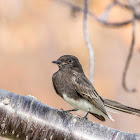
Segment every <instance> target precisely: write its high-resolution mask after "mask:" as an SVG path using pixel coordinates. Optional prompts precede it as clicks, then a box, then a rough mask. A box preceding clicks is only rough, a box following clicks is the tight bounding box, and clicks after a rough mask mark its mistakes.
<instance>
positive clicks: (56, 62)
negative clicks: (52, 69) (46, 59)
mask: <svg viewBox="0 0 140 140" xmlns="http://www.w3.org/2000/svg"><path fill="white" fill-rule="evenodd" d="M52 63H55V64H60V63H61V62H60V61H58V60H57V61H52Z"/></svg>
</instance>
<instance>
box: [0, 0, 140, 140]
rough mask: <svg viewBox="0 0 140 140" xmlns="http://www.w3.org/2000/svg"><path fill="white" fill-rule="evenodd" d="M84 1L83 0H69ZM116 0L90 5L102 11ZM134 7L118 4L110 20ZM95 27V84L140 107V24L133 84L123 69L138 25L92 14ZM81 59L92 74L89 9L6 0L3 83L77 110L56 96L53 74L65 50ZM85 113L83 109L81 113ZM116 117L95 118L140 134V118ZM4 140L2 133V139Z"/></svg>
mask: <svg viewBox="0 0 140 140" xmlns="http://www.w3.org/2000/svg"><path fill="white" fill-rule="evenodd" d="M67 1H69V2H72V3H73V4H76V5H79V6H83V4H84V1H83V0H67ZM110 1H111V0H106V1H104V0H91V1H90V10H91V11H92V12H95V13H96V14H97V15H101V13H102V12H103V10H104V8H105V7H106V5H107V4H108V3H109V2H110ZM131 16H132V14H131V12H129V11H127V10H125V9H121V8H119V7H117V6H116V7H114V8H113V9H112V10H111V13H110V18H109V21H114V22H115V21H122V20H124V19H126V20H127V19H129V18H131ZM88 23H89V32H90V38H91V40H92V44H93V47H94V53H95V71H94V86H95V88H96V90H97V91H98V93H99V94H100V95H101V96H103V97H106V98H109V99H112V100H116V101H119V102H121V103H123V104H126V105H128V106H131V107H135V108H139V109H140V40H139V36H140V24H139V22H137V26H136V44H135V49H134V54H133V58H132V61H131V64H130V68H129V70H128V73H127V85H128V86H129V87H130V88H133V87H135V88H136V89H137V92H135V93H127V92H126V91H124V89H123V88H122V85H121V83H122V73H123V69H124V65H125V62H126V58H127V55H128V51H129V47H130V43H131V38H132V35H131V32H132V25H131V24H130V25H128V26H124V27H121V28H109V27H106V26H103V25H101V24H100V23H98V22H97V21H95V20H94V19H92V18H91V17H90V16H89V20H88ZM64 54H71V55H75V56H77V57H78V58H79V60H80V62H81V64H82V66H83V69H84V71H85V74H86V75H87V77H88V76H89V55H88V49H87V46H86V44H85V40H84V35H83V14H82V13H81V12H78V11H77V12H76V11H74V10H73V9H71V8H70V7H68V6H66V5H64V4H63V3H61V2H60V1H59V0H24V1H23V0H11V1H10V0H0V88H1V89H5V90H8V91H10V92H13V93H17V94H20V95H32V96H35V97H36V98H37V99H38V100H40V101H41V102H43V103H44V104H47V105H48V106H51V107H54V108H57V109H60V108H63V109H64V110H67V109H72V107H71V106H70V105H68V104H67V103H66V102H65V101H63V99H61V98H60V97H59V96H58V95H56V93H55V91H54V89H53V85H52V74H53V73H54V72H56V71H57V70H58V67H57V66H56V65H54V64H52V63H51V62H52V61H53V60H56V59H58V58H59V57H60V56H61V55H64ZM76 114H78V115H81V116H84V115H85V113H82V112H77V113H75V115H76ZM111 115H112V117H113V118H114V120H115V122H110V120H108V119H107V121H106V122H101V121H98V120H97V119H96V118H94V117H93V116H90V117H89V120H91V121H94V122H97V123H100V124H103V125H106V126H109V127H112V128H115V129H119V130H122V131H125V132H132V133H140V125H139V124H140V118H139V117H136V116H132V115H127V114H125V113H121V112H117V113H111ZM0 140H2V138H1V139H0Z"/></svg>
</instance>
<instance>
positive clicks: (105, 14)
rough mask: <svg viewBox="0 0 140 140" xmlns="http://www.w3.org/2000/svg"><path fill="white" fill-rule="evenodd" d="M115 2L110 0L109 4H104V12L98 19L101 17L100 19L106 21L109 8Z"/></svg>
mask: <svg viewBox="0 0 140 140" xmlns="http://www.w3.org/2000/svg"><path fill="white" fill-rule="evenodd" d="M116 4H117V3H116V1H112V2H111V3H109V4H108V5H107V6H106V9H105V10H104V13H103V14H102V15H101V16H100V19H102V20H104V21H107V19H108V17H109V14H110V11H111V9H112V8H113V7H114V6H115V5H116Z"/></svg>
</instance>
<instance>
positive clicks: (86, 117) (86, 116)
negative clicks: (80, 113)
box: [82, 111, 90, 120]
mask: <svg viewBox="0 0 140 140" xmlns="http://www.w3.org/2000/svg"><path fill="white" fill-rule="evenodd" d="M89 113H90V112H89V111H88V112H87V113H86V115H85V116H84V117H82V119H84V120H88V114H89Z"/></svg>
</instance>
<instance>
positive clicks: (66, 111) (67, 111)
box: [60, 108, 78, 113]
mask: <svg viewBox="0 0 140 140" xmlns="http://www.w3.org/2000/svg"><path fill="white" fill-rule="evenodd" d="M60 110H62V111H63V113H69V112H71V111H77V110H78V109H71V110H65V111H64V110H63V109H62V108H61V109H60Z"/></svg>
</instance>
